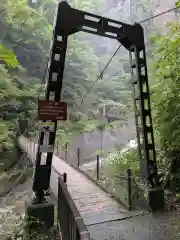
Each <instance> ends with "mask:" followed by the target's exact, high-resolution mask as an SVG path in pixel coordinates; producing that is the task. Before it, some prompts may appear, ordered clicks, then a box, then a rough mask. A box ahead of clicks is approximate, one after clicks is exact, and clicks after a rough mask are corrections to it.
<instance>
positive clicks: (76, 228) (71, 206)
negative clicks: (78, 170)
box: [57, 177, 90, 240]
mask: <svg viewBox="0 0 180 240" xmlns="http://www.w3.org/2000/svg"><path fill="white" fill-rule="evenodd" d="M57 220H58V229H59V232H60V234H61V239H62V240H66V239H69V240H90V234H89V232H88V230H87V228H86V226H85V224H84V221H83V218H82V217H81V215H80V213H79V211H78V210H77V208H76V205H75V203H74V201H73V199H72V198H71V195H70V193H69V191H68V189H67V186H66V183H65V182H64V181H63V179H62V177H59V178H58V212H57Z"/></svg>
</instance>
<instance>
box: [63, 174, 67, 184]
mask: <svg viewBox="0 0 180 240" xmlns="http://www.w3.org/2000/svg"><path fill="white" fill-rule="evenodd" d="M63 182H64V183H67V173H65V172H64V173H63Z"/></svg>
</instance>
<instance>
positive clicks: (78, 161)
mask: <svg viewBox="0 0 180 240" xmlns="http://www.w3.org/2000/svg"><path fill="white" fill-rule="evenodd" d="M77 166H78V168H79V166H80V148H78V149H77Z"/></svg>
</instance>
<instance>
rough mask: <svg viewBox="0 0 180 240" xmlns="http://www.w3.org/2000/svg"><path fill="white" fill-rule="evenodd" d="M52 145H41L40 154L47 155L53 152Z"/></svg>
mask: <svg viewBox="0 0 180 240" xmlns="http://www.w3.org/2000/svg"><path fill="white" fill-rule="evenodd" d="M53 151H54V149H53V145H41V146H40V152H41V153H49V152H53Z"/></svg>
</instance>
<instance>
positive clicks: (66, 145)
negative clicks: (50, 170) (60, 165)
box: [65, 143, 68, 161]
mask: <svg viewBox="0 0 180 240" xmlns="http://www.w3.org/2000/svg"><path fill="white" fill-rule="evenodd" d="M67 147H68V143H66V144H65V160H66V161H67Z"/></svg>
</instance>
